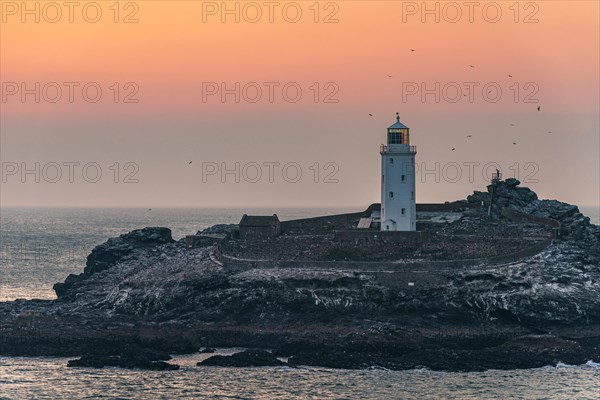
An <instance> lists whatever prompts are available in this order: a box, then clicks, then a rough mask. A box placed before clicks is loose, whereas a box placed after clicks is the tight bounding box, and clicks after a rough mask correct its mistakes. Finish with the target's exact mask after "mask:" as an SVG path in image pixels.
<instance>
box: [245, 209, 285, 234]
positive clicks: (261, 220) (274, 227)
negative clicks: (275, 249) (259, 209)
mask: <svg viewBox="0 0 600 400" xmlns="http://www.w3.org/2000/svg"><path fill="white" fill-rule="evenodd" d="M239 227H240V239H242V240H262V239H268V238H271V237H275V236H277V235H279V234H280V233H281V223H280V221H279V218H278V217H277V214H273V215H267V216H264V215H248V214H244V216H243V217H242V219H241V220H240V223H239Z"/></svg>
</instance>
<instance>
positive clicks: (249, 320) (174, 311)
mask: <svg viewBox="0 0 600 400" xmlns="http://www.w3.org/2000/svg"><path fill="white" fill-rule="evenodd" d="M496 185H497V186H495V187H494V196H497V200H498V202H499V203H497V204H496V206H495V208H493V213H494V217H495V218H494V219H491V220H490V219H488V218H487V207H486V205H487V204H489V203H485V202H486V201H489V192H488V193H484V192H479V193H474V194H473V195H472V196H469V201H470V202H480V201H482V200H483V201H484V206H482V207H481V208H480V209H473V210H471V211H472V212H471V211H470V212H469V213H468V214H469V215H468V216H466V217H464V218H462V219H461V220H459V221H455V222H452V223H450V224H448V226H447V229H446V228H445V231H444V232H445V233H446V234H448V235H457V236H460V235H462V234H465V232H467V233H468V234H473V233H478V234H480V235H481V236H483V237H489V238H494V237H495V236H497V235H496V234H497V233H498V232H499V231H500V230H502V235H504V236H506V235H505V233H506V232H505V231H506V230H508V232H511V229H512V226H513V225H511V224H514V223H515V222H512V221H509V222H510V224H509V223H507V219H506V218H505V217H503V215H502V210H503V209H504V208H507V209H511V210H515V211H518V212H520V213H527V214H529V215H534V216H539V217H545V218H553V219H556V220H558V221H559V222H560V223H561V229H562V230H563V232H562V233H561V235H560V236H559V237H558V238H557V239H555V240H554V243H553V244H552V245H551V246H550V247H548V248H547V249H546V250H544V251H542V252H541V253H539V254H537V255H535V256H532V257H529V258H527V259H523V260H520V261H518V262H511V263H508V264H506V265H502V266H494V267H490V266H486V265H475V266H471V267H469V268H460V266H458V267H456V268H454V267H453V268H442V269H440V270H435V271H433V272H431V273H432V274H434V275H435V276H434V278H435V279H431V281H430V282H428V284H423V285H420V284H416V285H412V286H408V285H407V283H406V282H402V280H401V279H400V281H401V283H402V284H397V285H393V284H392V280H393V278H394V275H393V274H388V272H389V271H379V272H369V271H357V270H344V269H343V268H339V269H335V270H324V269H309V268H303V267H302V266H301V265H300V266H297V267H295V268H288V269H279V268H272V269H256V268H254V269H252V268H250V269H247V270H243V271H237V270H230V269H226V268H223V267H222V265H220V264H219V263H218V262H215V258H214V252H215V251H217V248H216V246H214V245H212V246H203V247H199V248H192V249H188V248H186V246H185V243H184V242H182V241H179V242H174V241H173V240H172V239H171V235H170V231H169V230H168V229H166V228H147V229H143V230H138V231H133V232H131V233H129V234H126V235H122V236H120V237H118V238H114V239H111V240H109V241H107V242H106V243H104V244H102V245H100V246H98V247H97V248H96V249H94V251H93V252H92V254H90V257H89V258H88V263H87V265H86V269H85V271H84V272H83V273H82V274H81V275H73V276H69V277H67V279H66V281H65V283H62V284H59V286H58V287H57V292H59V291H60V295H59V299H58V300H57V301H15V302H10V303H0V315H2V318H0V331H1V332H2V335H0V354H3V355H63V356H64V355H68V356H74V355H81V354H86V353H92V354H93V356H92V355H89V356H86V357H84V358H83V360H82V361H78V362H74V365H76V364H78V363H79V365H84V364H86V365H115V364H116V365H121V366H130V365H133V364H134V363H133V361H131V359H132V358H133V359H135V358H136V357H135V356H134V357H130V356H129V355H127V354H123V349H124V346H126V345H135V346H137V347H144V348H151V349H156V350H161V351H167V352H197V351H198V349H200V348H202V347H213V348H214V347H245V348H264V349H267V348H268V349H276V350H275V351H274V353H265V352H257V351H251V352H250V353H244V354H241V355H236V356H230V357H225V358H223V356H219V357H216V358H213V357H211V358H209V359H208V360H206V363H203V364H202V365H237V366H243V365H245V366H250V365H252V366H256V365H282V364H281V361H280V360H278V359H277V358H276V357H277V356H286V357H290V359H289V364H290V365H318V366H329V367H339V368H368V367H370V366H381V367H385V368H393V369H406V368H415V367H422V366H424V367H429V368H432V369H441V370H482V369H487V368H530V367H535V366H541V365H546V364H552V363H556V362H558V361H562V362H568V363H575V364H577V363H583V362H586V361H588V360H589V359H592V360H595V361H598V360H600V334H599V333H598V332H600V230H599V227H598V226H595V225H591V224H590V223H589V219H587V218H586V217H584V216H582V215H581V213H579V210H578V209H577V207H575V206H571V205H568V204H565V203H561V202H557V201H552V200H539V199H538V198H537V196H536V195H535V193H533V192H531V191H530V190H529V189H524V188H520V187H519V185H518V182H516V181H509V180H507V181H504V182H499V183H497V184H496ZM486 199H487V200H486ZM525 225H527V224H525ZM525 228H526V229H525V230H523V232H524V234H526V233H527V229H529V228H527V227H525ZM227 229H228V228H227ZM214 232H223V230H222V229H221V228H218V229H215V230H214ZM525 239H526V238H525V237H523V240H525ZM490 245H493V241H492V240H490ZM398 268H401V266H398ZM425 272H427V273H430V272H429V271H420V272H419V273H418V274H417V273H415V274H413V275H415V276H416V275H418V276H420V277H423V276H425V275H426V273H425ZM386 274H387V275H386ZM401 278H402V276H401ZM409 281H412V278H411V279H409ZM413 283H414V282H413ZM60 285H62V286H60ZM97 349H106V351H101V352H98V351H94V350H97ZM586 358H587V359H586ZM144 360H145V361H144ZM209 360H212V361H209ZM142 361H143V362H142V363H141V365H143V366H144V367H153V365H149V364H148V362H149V363H157V362H160V361H164V360H160V359H152V360H148V358H147V357H146V358H143V357H142ZM211 363H212V364H211ZM138 365H140V364H138ZM136 368H140V367H139V366H138V367H136Z"/></svg>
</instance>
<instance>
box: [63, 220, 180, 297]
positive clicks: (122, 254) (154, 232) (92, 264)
mask: <svg viewBox="0 0 600 400" xmlns="http://www.w3.org/2000/svg"><path fill="white" fill-rule="evenodd" d="M173 242H174V240H173V238H172V237H171V230H170V229H168V228H144V229H137V230H134V231H131V232H129V233H126V234H124V235H121V236H119V237H117V238H110V239H108V240H107V241H106V242H104V243H102V244H101V245H99V246H96V247H95V248H94V249H93V250H92V252H91V254H90V255H89V256H88V257H87V262H86V265H85V268H84V270H83V273H82V274H79V275H75V274H70V275H69V276H67V278H66V279H65V281H64V283H57V284H55V285H54V287H53V289H54V291H55V292H56V295H57V297H59V298H60V297H63V296H65V294H66V293H67V292H68V290H69V289H70V288H71V287H72V286H73V285H75V284H77V283H78V282H81V281H83V280H85V279H87V278H88V277H90V276H91V275H93V274H95V273H98V272H102V271H104V270H107V269H109V268H110V267H112V266H114V265H116V264H117V263H119V262H121V261H125V260H127V259H128V258H130V257H133V256H134V253H135V252H136V251H139V250H141V249H148V248H153V247H157V246H160V245H163V244H167V243H173Z"/></svg>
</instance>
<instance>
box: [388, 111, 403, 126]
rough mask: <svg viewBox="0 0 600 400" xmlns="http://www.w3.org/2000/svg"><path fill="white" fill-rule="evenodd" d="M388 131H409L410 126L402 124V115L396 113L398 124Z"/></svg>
mask: <svg viewBox="0 0 600 400" xmlns="http://www.w3.org/2000/svg"><path fill="white" fill-rule="evenodd" d="M388 129H408V126H406V125H404V124H403V123H402V122H400V114H399V113H396V123H395V124H394V125H392V126H389V127H388Z"/></svg>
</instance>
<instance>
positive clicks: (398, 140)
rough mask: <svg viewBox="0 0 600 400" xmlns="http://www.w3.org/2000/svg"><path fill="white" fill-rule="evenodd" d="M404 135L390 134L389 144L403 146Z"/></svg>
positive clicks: (398, 133)
mask: <svg viewBox="0 0 600 400" xmlns="http://www.w3.org/2000/svg"><path fill="white" fill-rule="evenodd" d="M402 143H403V142H402V133H400V132H390V133H388V144H402Z"/></svg>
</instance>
